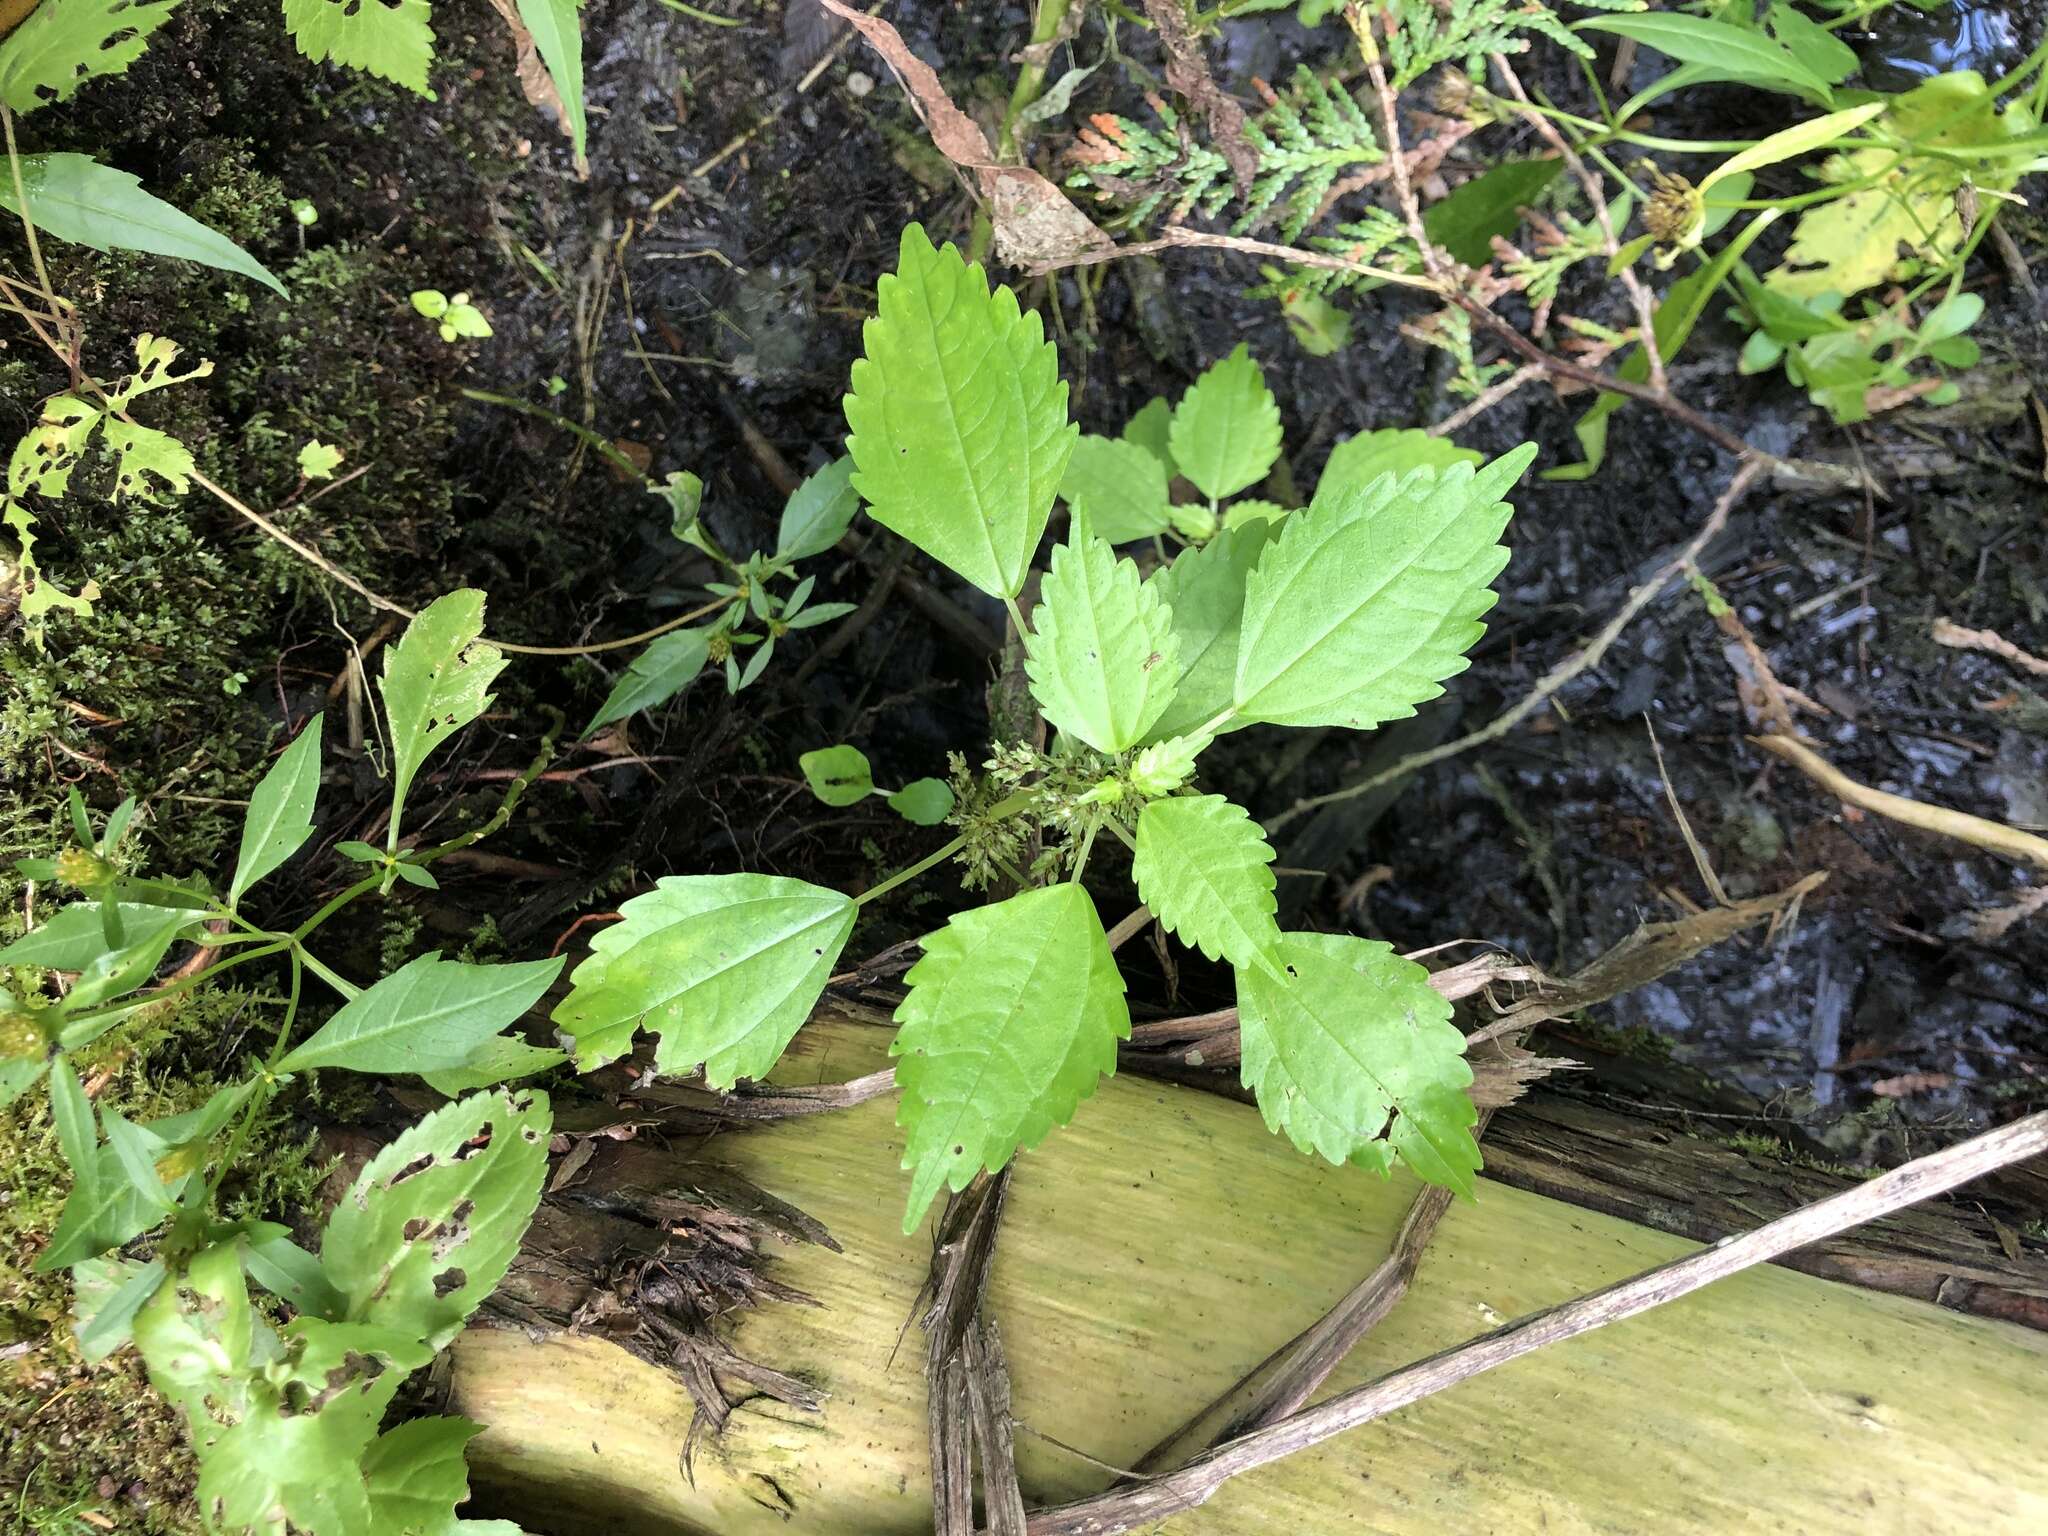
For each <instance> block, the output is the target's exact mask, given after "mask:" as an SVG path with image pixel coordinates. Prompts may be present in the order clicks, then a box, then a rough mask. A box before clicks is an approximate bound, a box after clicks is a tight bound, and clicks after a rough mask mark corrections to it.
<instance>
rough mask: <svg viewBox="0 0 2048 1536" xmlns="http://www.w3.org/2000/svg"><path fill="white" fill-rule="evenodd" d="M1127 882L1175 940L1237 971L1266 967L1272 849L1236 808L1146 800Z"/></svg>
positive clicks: (1273, 907)
mask: <svg viewBox="0 0 2048 1536" xmlns="http://www.w3.org/2000/svg"><path fill="white" fill-rule="evenodd" d="M1131 878H1132V879H1133V880H1135V881H1136V882H1137V884H1138V899H1139V900H1141V901H1143V902H1144V903H1145V905H1146V906H1148V907H1150V908H1151V909H1152V915H1153V916H1154V917H1157V918H1158V919H1159V921H1160V922H1162V923H1164V924H1165V925H1166V926H1167V928H1169V929H1170V930H1171V931H1172V932H1173V934H1174V936H1175V937H1177V938H1178V939H1179V940H1180V941H1181V943H1183V944H1186V945H1189V946H1190V947H1192V948H1195V949H1198V950H1200V951H1201V952H1202V953H1203V954H1205V955H1207V956H1208V957H1209V958H1210V959H1211V960H1218V959H1221V960H1228V961H1229V962H1230V963H1231V964H1232V965H1235V966H1239V967H1243V966H1248V965H1259V964H1266V965H1270V964H1271V963H1272V961H1271V959H1270V956H1271V954H1272V951H1273V949H1274V946H1276V945H1277V944H1279V942H1280V925H1279V923H1278V922H1276V921H1275V919H1274V915H1273V914H1274V913H1275V912H1276V911H1277V910H1278V906H1277V903H1276V902H1275V901H1274V899H1273V885H1274V881H1273V850H1272V848H1271V847H1269V846H1268V845H1267V843H1266V838H1265V834H1264V832H1263V831H1262V830H1261V828H1260V826H1259V824H1258V823H1257V822H1256V821H1253V820H1252V818H1251V814H1250V812H1248V811H1246V810H1245V809H1244V808H1243V807H1242V806H1239V805H1234V804H1232V803H1231V802H1230V801H1228V800H1226V799H1224V798H1223V796H1221V795H1197V796H1177V797H1175V798H1173V799H1168V800H1154V801H1152V802H1150V803H1149V804H1148V805H1147V806H1146V807H1145V809H1144V810H1142V811H1141V812H1139V813H1138V849H1137V853H1136V854H1135V855H1134V856H1133V857H1132V860H1131Z"/></svg>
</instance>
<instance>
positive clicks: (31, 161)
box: [0, 0, 285, 295]
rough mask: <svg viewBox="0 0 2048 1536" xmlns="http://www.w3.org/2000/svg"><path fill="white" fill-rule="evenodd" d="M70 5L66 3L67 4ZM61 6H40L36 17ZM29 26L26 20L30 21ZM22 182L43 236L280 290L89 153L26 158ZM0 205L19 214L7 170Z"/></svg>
mask: <svg viewBox="0 0 2048 1536" xmlns="http://www.w3.org/2000/svg"><path fill="white" fill-rule="evenodd" d="M76 3H77V0H70V4H71V5H74V6H75V5H76ZM65 9H66V6H64V5H46V6H44V7H43V8H42V10H40V11H38V12H37V15H38V16H40V15H43V14H47V13H51V12H61V11H63V10H65ZM130 14H133V13H132V12H131V13H130ZM33 24H34V18H33V17H32V18H31V19H30V22H29V25H33ZM4 47H5V45H0V48H4ZM21 182H22V188H21V189H22V191H23V192H24V193H25V194H26V195H27V203H28V215H29V217H30V218H31V219H32V220H33V221H34V222H35V226H36V229H37V230H38V231H39V232H41V233H42V234H45V235H51V236H54V237H55V238H57V239H59V240H69V241H71V242H73V243H74V244H77V245H84V246H90V247H91V248H92V249H93V250H95V251H144V252H147V253H148V254H150V255H152V256H173V257H177V258H179V259H181V260H184V261H196V262H198V263H199V264H200V265H201V266H207V267H215V268H218V269H219V270H221V271H223V272H238V273H240V274H241V275H242V276H244V277H250V278H254V279H255V280H256V281H257V282H259V283H262V284H263V285H264V286H265V287H267V288H270V289H273V290H275V291H276V292H277V293H278V294H279V295H283V293H284V291H285V289H284V284H282V283H280V282H279V281H278V280H277V279H276V278H275V277H273V276H272V275H271V274H270V272H269V270H268V269H267V268H266V267H264V265H263V264H262V263H261V262H259V261H257V260H256V259H255V258H254V257H253V256H251V255H250V254H249V253H248V252H247V251H245V250H243V249H242V248H241V247H240V246H239V245H236V244H235V242H234V241H232V240H230V239H228V237H227V236H226V235H223V234H221V233H220V232H218V231H217V230H213V229H209V228H208V227H207V226H206V225H204V224H202V223H200V222H199V221H198V220H197V219H195V218H192V217H190V216H189V215H187V214H183V213H180V212H179V211H178V210H177V209H176V208H173V207H172V206H171V205H170V204H169V203H167V202H165V201H163V199H161V198H159V197H155V196H152V195H151V194H150V193H148V192H146V191H144V190H143V186H142V182H141V179H140V178H138V177H135V176H131V175H130V174H129V173H128V172H126V171H117V170H115V169H114V168H113V167H112V166H109V165H101V164H100V163H99V162H98V161H97V160H94V159H93V158H92V157H91V156H90V155H74V154H51V155H24V156H23V157H22V159H21ZM0 208H5V209H6V210H7V211H8V212H10V213H13V214H19V213H20V212H21V207H20V204H19V200H18V199H17V198H16V197H15V192H14V178H13V177H12V176H11V175H0Z"/></svg>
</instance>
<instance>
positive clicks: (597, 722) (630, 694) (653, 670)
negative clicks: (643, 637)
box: [583, 629, 711, 736]
mask: <svg viewBox="0 0 2048 1536" xmlns="http://www.w3.org/2000/svg"><path fill="white" fill-rule="evenodd" d="M710 654H711V637H710V631H708V630H703V629H673V630H670V631H669V632H668V633H667V634H665V635H658V636H656V637H655V638H654V639H653V640H651V641H649V642H648V646H647V649H646V650H644V651H642V652H641V653H640V654H639V655H638V656H635V657H634V658H633V660H632V662H631V663H630V664H629V665H628V666H627V668H626V670H625V672H624V673H623V674H622V675H621V676H620V678H619V680H618V681H617V682H616V683H614V684H613V685H612V691H611V692H610V693H609V694H607V695H606V696H605V701H604V704H603V705H602V706H601V707H600V708H599V710H598V712H597V714H596V716H595V717H594V718H593V719H592V720H591V722H590V724H589V725H588V726H587V727H585V729H584V732H583V734H584V735H586V736H588V735H589V734H590V733H591V732H592V731H594V730H597V729H598V728H599V727H600V726H606V725H610V724H611V723H612V722H613V721H614V720H623V719H625V718H626V717H627V716H628V715H637V714H638V713H639V712H640V711H641V710H643V709H652V708H654V706H655V705H657V704H665V703H667V702H668V701H669V700H670V699H672V698H674V697H675V696H676V695H677V694H678V693H681V692H682V691H683V689H685V688H687V687H688V686H689V685H690V684H691V683H693V682H694V681H696V679H697V674H698V673H700V672H702V671H703V670H704V662H705V660H706V658H708V657H709V656H710Z"/></svg>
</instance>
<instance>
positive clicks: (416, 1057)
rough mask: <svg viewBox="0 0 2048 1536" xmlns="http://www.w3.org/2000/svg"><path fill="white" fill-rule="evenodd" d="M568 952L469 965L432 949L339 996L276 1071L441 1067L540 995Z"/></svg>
mask: <svg viewBox="0 0 2048 1536" xmlns="http://www.w3.org/2000/svg"><path fill="white" fill-rule="evenodd" d="M564 963H565V957H563V956H560V955H558V956H556V957H555V958H553V959H551V960H528V961H525V962H523V963H521V964H516V965H468V964H464V963H463V962H462V961H459V960H443V959H442V958H441V955H440V952H439V951H438V950H429V951H428V952H427V953H426V954H424V955H421V956H420V957H419V958H418V959H416V960H412V961H409V962H408V963H407V964H405V965H404V966H401V967H400V968H399V969H398V970H395V971H393V972H392V973H391V974H390V975H389V976H386V977H384V978H383V979H382V980H381V981H379V982H378V983H377V984H376V985H375V986H373V987H370V988H369V989H368V990H367V991H364V992H360V993H358V994H357V995H356V996H355V997H354V998H352V999H351V1000H350V1001H349V1002H347V1003H346V1004H344V1005H343V1006H342V1008H341V1010H340V1012H338V1013H336V1014H335V1015H334V1017H333V1018H331V1019H329V1020H328V1021H327V1022H326V1023H325V1024H323V1025H321V1026H320V1028H319V1029H317V1030H316V1031H314V1033H313V1035H312V1037H311V1038H310V1039H308V1040H305V1041H302V1042H301V1043H300V1044H299V1045H298V1046H297V1047H295V1048H294V1049H293V1050H292V1052H291V1053H290V1054H289V1055H287V1056H286V1057H285V1059H284V1060H283V1061H281V1062H279V1063H278V1064H277V1070H278V1071H279V1072H307V1071H311V1070H312V1069H313V1068H315V1067H346V1068H348V1069H349V1070H350V1071H351V1072H387V1073H395V1072H445V1071H451V1070H453V1069H454V1068H457V1067H460V1066H462V1065H463V1064H464V1063H466V1062H467V1061H468V1060H469V1059H470V1057H471V1055H472V1054H473V1053H474V1052H475V1051H476V1049H477V1048H478V1047H479V1046H480V1045H481V1044H482V1043H483V1042H484V1041H485V1040H487V1039H489V1038H490V1037H491V1036H492V1035H495V1034H496V1033H497V1032H498V1031H499V1030H501V1029H503V1028H504V1027H505V1026H506V1025H508V1024H510V1023H512V1022H513V1020H515V1019H517V1018H518V1017H519V1016H520V1015H521V1014H523V1013H525V1012H526V1010H527V1009H529V1008H531V1007H532V1006H533V1005H534V1004H535V1003H537V1002H539V1001H540V998H541V995H542V994H543V993H545V992H546V991H547V989H548V987H549V986H550V985H551V984H552V983H553V982H554V979H555V975H556V973H557V972H559V971H560V970H561V969H562V966H563V964H564Z"/></svg>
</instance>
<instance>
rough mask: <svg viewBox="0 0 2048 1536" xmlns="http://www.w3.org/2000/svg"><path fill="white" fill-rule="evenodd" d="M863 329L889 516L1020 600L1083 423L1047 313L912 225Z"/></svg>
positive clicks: (877, 486) (860, 441)
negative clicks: (1073, 419)
mask: <svg viewBox="0 0 2048 1536" xmlns="http://www.w3.org/2000/svg"><path fill="white" fill-rule="evenodd" d="M876 300H877V309H878V313H877V314H876V316H875V318H874V319H872V320H870V321H868V322H867V324H866V326H865V327H864V328H863V329H862V332H861V338H862V343H863V347H864V355H863V356H862V357H861V358H860V359H859V360H858V361H857V362H855V363H854V365H853V388H852V391H851V392H850V393H849V394H848V395H847V396H846V421H847V425H848V426H849V427H851V428H852V429H853V432H852V436H850V437H849V438H848V439H847V444H846V446H847V450H848V452H849V453H851V454H852V456H853V462H854V466H855V474H854V478H853V484H854V489H856V490H857V491H859V492H860V494H861V497H862V499H864V500H865V501H866V502H867V503H868V510H869V512H870V514H871V515H872V516H873V517H874V519H875V521H876V522H878V523H880V524H881V525H882V526H883V527H885V528H888V529H890V530H892V531H893V532H895V533H898V534H900V535H902V536H903V537H904V538H906V539H908V540H910V542H911V543H913V544H915V545H916V546H917V547H918V548H919V549H922V550H923V551H924V552H925V553H926V554H928V555H931V556H932V557H933V558H934V559H937V560H939V561H941V562H943V563H944V564H946V565H948V566H950V567H951V568H952V569H953V570H955V571H957V572H958V573H959V574H960V575H961V576H962V577H964V578H965V579H966V580H968V581H969V582H972V583H973V584H974V585H975V586H977V587H979V588H981V590H982V591H984V592H986V593H988V594H989V595H990V596H991V597H1015V596H1016V595H1017V594H1018V593H1019V592H1021V591H1022V590H1023V588H1024V578H1025V576H1026V575H1027V574H1028V573H1029V571H1030V569H1031V558H1032V556H1033V555H1034V554H1035V553H1036V552H1037V549H1038V541H1039V539H1040V537H1041V536H1043V534H1044V532H1045V524H1046V519H1047V518H1048V517H1049V516H1050V515H1051V513H1052V503H1053V497H1054V495H1055V494H1056V493H1057V492H1058V490H1059V485H1060V479H1061V476H1062V475H1064V473H1065V472H1066V467H1067V458H1068V455H1069V454H1071V453H1072V452H1073V447H1074V439H1075V438H1076V436H1078V434H1079V429H1078V428H1076V427H1074V426H1073V425H1071V424H1070V423H1069V422H1068V420H1067V386H1066V385H1065V383H1063V382H1062V381H1061V379H1060V377H1059V354H1058V351H1057V349H1056V348H1055V347H1054V346H1053V344H1052V343H1051V342H1050V341H1047V340H1046V339H1045V337H1044V333H1043V331H1042V328H1041V327H1040V324H1039V319H1038V315H1037V314H1036V312H1033V313H1029V314H1026V313H1023V312H1021V311H1020V310H1019V309H1018V306H1017V296H1016V295H1015V294H1014V293H1012V292H1011V291H1010V290H1009V289H1007V288H1003V287H998V288H996V290H995V291H994V292H993V293H991V292H990V291H989V288H988V280H987V278H986V277H984V276H983V274H982V270H981V264H980V263H979V262H975V263H972V264H970V263H968V262H966V261H963V260H962V259H961V256H960V253H959V252H958V251H957V250H955V249H954V248H953V247H952V246H950V245H949V246H946V247H945V248H944V249H943V250H936V251H935V250H933V249H932V243H931V241H930V240H929V239H927V238H926V236H925V232H924V230H923V229H922V228H921V227H920V226H918V225H916V224H911V225H909V226H907V227H906V228H905V229H904V231H903V243H902V249H901V253H900V255H899V257H898V260H897V268H896V271H895V272H893V273H890V274H888V275H885V276H884V277H883V278H882V280H881V282H880V284H879V285H877V289H876Z"/></svg>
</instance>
